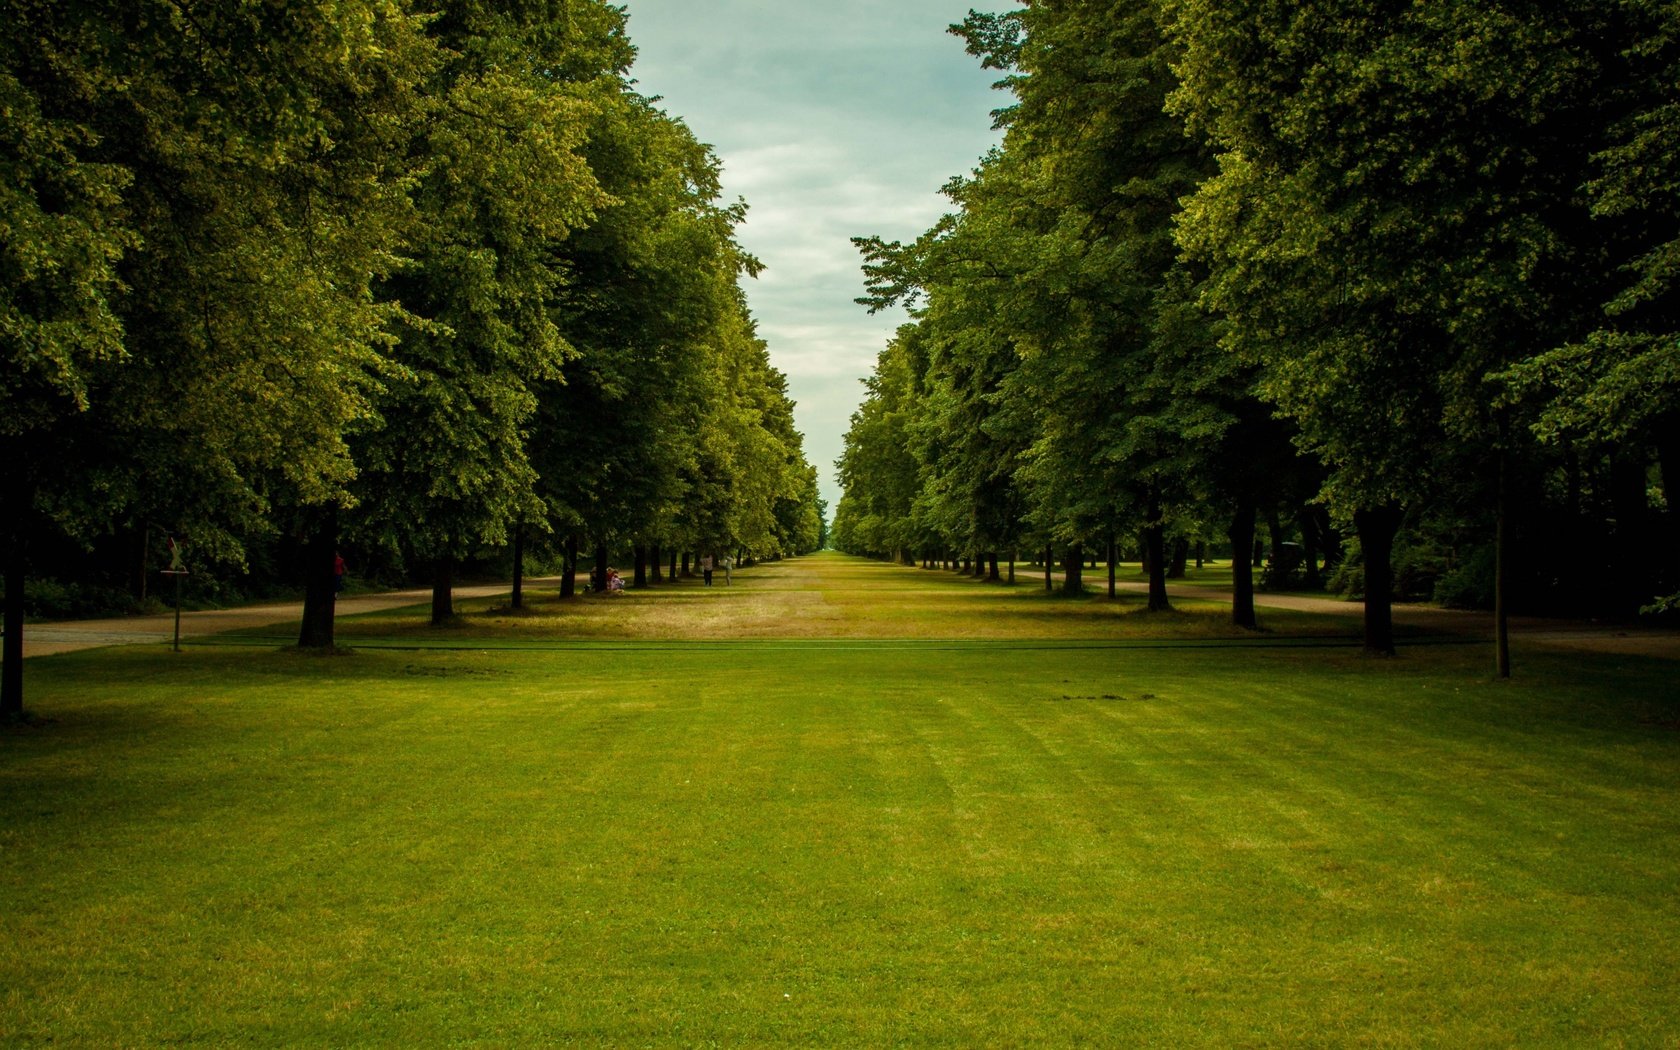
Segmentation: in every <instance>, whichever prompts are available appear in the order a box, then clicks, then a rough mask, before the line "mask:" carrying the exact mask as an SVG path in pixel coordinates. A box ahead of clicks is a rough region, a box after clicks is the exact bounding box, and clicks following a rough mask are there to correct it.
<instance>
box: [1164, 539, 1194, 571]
mask: <svg viewBox="0 0 1680 1050" xmlns="http://www.w3.org/2000/svg"><path fill="white" fill-rule="evenodd" d="M1189 566H1190V541H1189V540H1187V539H1185V538H1184V537H1182V536H1180V537H1178V538H1177V539H1175V540H1173V545H1172V558H1171V559H1169V561H1168V562H1167V579H1169V580H1182V579H1184V573H1185V570H1186V569H1188V568H1189Z"/></svg>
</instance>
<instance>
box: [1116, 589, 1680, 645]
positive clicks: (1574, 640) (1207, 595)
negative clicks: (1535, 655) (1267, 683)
mask: <svg viewBox="0 0 1680 1050" xmlns="http://www.w3.org/2000/svg"><path fill="white" fill-rule="evenodd" d="M1116 586H1118V587H1120V588H1122V589H1124V590H1128V591H1146V590H1148V589H1149V587H1148V584H1145V583H1138V582H1136V581H1129V582H1124V583H1118V584H1116ZM1167 595H1168V597H1170V598H1174V599H1179V598H1184V599H1194V598H1199V599H1202V600H1204V601H1223V602H1229V601H1230V600H1231V592H1230V591H1228V590H1225V589H1224V588H1222V587H1212V586H1207V585H1202V584H1173V585H1170V586H1169V587H1168V588H1167ZM1254 604H1255V606H1256V608H1259V609H1268V608H1269V609H1290V610H1294V611H1296V612H1308V613H1319V614H1322V615H1326V616H1345V617H1350V618H1353V619H1358V618H1359V617H1362V616H1364V615H1365V606H1364V605H1363V604H1361V603H1360V602H1347V601H1342V600H1340V599H1337V598H1312V597H1306V596H1304V595H1296V594H1255V596H1254ZM1262 619H1264V617H1262ZM1394 623H1395V625H1396V626H1399V627H1409V628H1413V629H1417V630H1423V631H1428V632H1430V633H1439V634H1465V635H1480V636H1481V637H1484V638H1489V639H1491V638H1492V637H1493V613H1491V612H1484V611H1480V610H1470V609H1442V608H1440V607H1438V606H1434V605H1416V604H1399V603H1397V604H1396V605H1395V606H1394ZM1510 627H1511V637H1512V639H1513V640H1521V641H1524V642H1536V643H1539V644H1542V645H1548V646H1555V647H1557V648H1560V649H1577V650H1581V651H1585V652H1596V653H1620V654H1624V655H1631V656H1657V657H1662V658H1664V659H1668V660H1680V631H1676V630H1672V629H1663V628H1656V627H1629V626H1626V625H1624V624H1605V623H1596V622H1591V621H1585V620H1558V619H1550V618H1547V617H1542V616H1513V617H1511V623H1510ZM1402 644H1403V643H1402Z"/></svg>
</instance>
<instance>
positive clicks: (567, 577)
mask: <svg viewBox="0 0 1680 1050" xmlns="http://www.w3.org/2000/svg"><path fill="white" fill-rule="evenodd" d="M577 558H578V538H577V533H572V534H571V535H570V536H567V537H566V547H565V550H564V551H562V552H561V555H560V597H562V598H570V597H572V596H573V595H575V594H577Z"/></svg>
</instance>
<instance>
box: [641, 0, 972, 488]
mask: <svg viewBox="0 0 1680 1050" xmlns="http://www.w3.org/2000/svg"><path fill="white" fill-rule="evenodd" d="M970 6H971V4H970V2H969V0H956V2H953V3H947V2H945V0H844V2H834V0H716V2H711V3H706V4H697V3H694V2H693V0H629V12H630V36H631V40H632V41H633V42H634V43H635V44H636V45H637V47H638V49H639V52H640V57H639V58H638V60H637V63H636V66H635V69H634V70H633V71H632V72H633V75H634V76H636V78H637V79H638V81H639V86H640V89H641V90H642V91H645V92H647V93H649V94H655V95H660V96H661V97H662V98H663V100H664V101H663V102H662V105H663V106H664V107H665V108H666V110H667V111H668V112H670V113H672V114H673V115H675V116H679V117H681V118H683V119H684V121H685V122H686V123H687V124H688V125H689V127H690V128H691V129H692V130H693V131H694V133H695V135H696V137H697V138H699V139H700V140H701V141H703V142H708V143H711V144H712V145H713V147H714V148H715V149H716V151H717V153H718V156H719V157H720V158H721V160H722V162H723V180H724V192H725V196H726V198H727V199H734V198H735V197H738V196H739V197H744V198H745V199H746V201H747V204H748V208H749V210H748V215H747V221H746V223H745V224H744V225H743V226H742V228H741V231H740V237H741V242H742V244H743V245H744V246H745V247H746V248H747V249H748V250H749V251H751V252H752V253H753V254H754V255H756V256H758V257H759V258H760V260H761V261H763V262H764V263H765V265H766V267H767V269H766V270H765V272H764V275H763V276H762V277H761V278H759V279H758V280H756V281H749V282H748V283H747V286H746V287H747V296H748V301H749V302H750V303H751V305H752V309H753V313H754V316H755V317H756V318H757V319H758V322H759V332H760V334H761V335H762V336H763V337H764V338H765V340H766V342H767V343H768V344H769V346H770V353H771V358H772V360H773V361H774V362H775V363H776V365H777V367H778V368H781V369H782V370H783V371H784V372H786V373H787V376H788V388H789V391H790V393H791V394H792V396H793V397H794V398H795V399H796V400H797V401H798V409H797V412H796V418H797V420H798V423H799V425H800V427H801V429H802V430H803V432H804V434H805V439H806V454H807V456H808V457H809V459H810V460H811V462H812V463H813V464H814V465H815V466H816V467H817V471H818V474H819V476H820V478H821V481H822V485H823V490H824V498H826V499H828V500H829V503H830V506H831V507H832V505H833V504H834V502H835V500H836V499H837V498H838V495H839V493H838V490H837V487H836V486H835V483H834V481H833V477H832V475H833V467H832V464H833V461H834V459H835V458H836V457H837V456H839V454H840V450H841V447H842V436H843V434H844V431H845V428H846V425H847V420H848V419H849V418H850V416H851V413H852V411H853V410H854V409H855V408H856V407H857V404H858V402H859V400H860V399H861V398H862V396H863V388H862V387H861V385H860V384H859V382H858V381H859V380H860V379H861V378H862V377H863V376H864V375H867V374H868V372H869V371H870V369H871V368H872V367H873V365H874V362H875V357H876V355H877V354H878V353H879V351H880V349H881V347H882V346H884V345H885V343H886V340H887V338H889V337H890V335H891V334H892V332H893V330H894V329H895V328H896V327H897V326H898V324H899V323H901V322H902V320H903V317H902V315H893V316H888V315H880V316H870V315H869V314H867V313H866V312H865V310H864V308H863V307H861V306H858V305H856V304H855V303H854V302H853V299H854V298H856V297H857V296H858V295H861V294H862V292H863V280H862V275H861V272H860V270H859V264H860V259H859V257H858V255H857V252H856V249H855V248H853V246H852V244H851V242H850V238H852V237H854V236H862V235H870V234H876V235H880V236H883V237H886V238H888V239H894V240H910V239H913V238H915V237H916V236H917V235H918V234H920V233H921V232H922V231H923V230H925V229H927V227H929V226H930V225H932V224H933V223H934V222H935V221H936V220H937V219H938V217H939V215H940V214H941V213H942V212H943V211H945V210H947V206H948V204H949V202H948V201H946V200H945V199H944V198H942V197H940V196H939V195H938V190H939V187H940V186H942V185H943V184H944V183H945V181H946V180H947V179H949V178H950V177H951V176H952V175H956V174H962V173H966V172H968V171H970V170H971V169H972V168H973V167H974V165H975V164H976V163H977V162H978V160H979V158H980V157H981V155H982V154H983V153H985V151H986V150H987V149H988V148H990V147H991V146H992V145H993V144H994V143H995V142H996V140H997V136H996V133H995V132H993V131H992V130H991V127H990V123H991V119H990V111H991V110H993V109H995V108H997V107H998V106H999V105H1000V104H1001V103H1002V102H1003V99H1002V97H1001V96H999V95H998V94H996V93H995V92H992V91H990V90H988V86H989V85H990V83H991V82H992V81H993V80H995V79H996V73H995V72H993V71H988V70H982V69H981V68H980V65H979V62H978V61H977V60H975V59H973V58H971V57H970V56H968V55H966V54H964V52H963V49H962V43H961V41H959V40H957V39H956V38H955V37H952V36H950V35H949V34H947V33H946V32H945V29H946V27H947V26H948V25H950V24H951V23H953V22H959V21H961V20H962V18H963V16H964V14H965V13H966V12H967V11H968V9H969V7H970Z"/></svg>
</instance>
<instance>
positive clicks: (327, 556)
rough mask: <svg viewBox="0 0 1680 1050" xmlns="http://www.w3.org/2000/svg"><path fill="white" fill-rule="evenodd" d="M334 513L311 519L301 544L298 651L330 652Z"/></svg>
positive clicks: (333, 611) (334, 574)
mask: <svg viewBox="0 0 1680 1050" xmlns="http://www.w3.org/2000/svg"><path fill="white" fill-rule="evenodd" d="M337 560H338V511H337V510H336V509H328V510H325V511H323V512H322V513H321V515H320V516H319V517H318V518H316V519H315V523H314V529H313V530H312V531H311V532H310V533H309V535H308V536H307V537H305V539H304V542H303V623H302V625H301V626H299V628H298V648H299V649H331V648H332V647H333V619H334V616H335V614H336V612H337V604H338V593H337V592H338V573H337V572H335V571H334V567H335V564H336V562H337Z"/></svg>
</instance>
